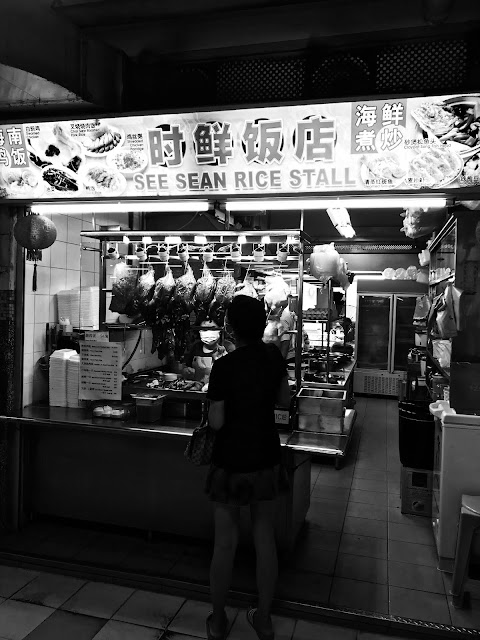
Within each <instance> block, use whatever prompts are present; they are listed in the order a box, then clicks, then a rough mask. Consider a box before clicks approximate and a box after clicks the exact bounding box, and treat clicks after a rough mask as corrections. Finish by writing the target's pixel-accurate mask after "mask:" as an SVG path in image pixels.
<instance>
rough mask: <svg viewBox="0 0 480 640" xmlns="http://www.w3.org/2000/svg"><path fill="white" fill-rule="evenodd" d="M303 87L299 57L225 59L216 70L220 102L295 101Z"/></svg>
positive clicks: (302, 62) (301, 63)
mask: <svg viewBox="0 0 480 640" xmlns="http://www.w3.org/2000/svg"><path fill="white" fill-rule="evenodd" d="M304 86H305V61H304V60H302V59H300V58H278V59H272V58H249V59H246V60H228V61H226V62H222V63H221V64H220V65H219V67H218V69H217V98H218V100H219V101H220V102H223V103H231V102H233V103H241V102H268V101H272V100H297V99H301V98H302V97H303V94H304Z"/></svg>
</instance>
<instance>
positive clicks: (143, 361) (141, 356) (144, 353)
mask: <svg viewBox="0 0 480 640" xmlns="http://www.w3.org/2000/svg"><path fill="white" fill-rule="evenodd" d="M138 334H139V332H138V331H130V332H129V333H128V335H127V341H126V343H125V346H124V362H125V361H126V360H127V358H128V357H129V356H130V354H131V353H132V351H133V349H134V347H135V345H136V343H137V340H138ZM151 350H152V332H151V331H142V332H141V338H140V344H139V345H138V348H137V350H136V351H135V355H134V356H133V358H132V359H131V361H130V363H129V364H130V366H131V367H132V370H133V372H136V371H142V370H143V369H153V368H154V367H159V366H160V365H161V361H160V360H159V359H158V355H157V352H156V351H155V352H154V353H153V354H152V353H151Z"/></svg>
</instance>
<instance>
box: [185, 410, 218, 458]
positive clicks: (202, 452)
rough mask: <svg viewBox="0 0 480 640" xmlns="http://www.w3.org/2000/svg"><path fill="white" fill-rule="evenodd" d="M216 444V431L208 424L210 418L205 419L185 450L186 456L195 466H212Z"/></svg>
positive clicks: (195, 430)
mask: <svg viewBox="0 0 480 640" xmlns="http://www.w3.org/2000/svg"><path fill="white" fill-rule="evenodd" d="M214 443H215V431H214V430H213V429H212V428H211V427H210V425H209V424H208V418H204V419H203V420H202V423H201V424H200V426H198V427H196V428H195V429H194V430H193V433H192V435H191V436H190V440H189V441H188V444H187V447H186V449H185V453H184V456H185V457H186V458H187V460H190V462H191V463H192V464H194V465H197V466H201V465H206V464H210V463H211V462H212V456H213V445H214Z"/></svg>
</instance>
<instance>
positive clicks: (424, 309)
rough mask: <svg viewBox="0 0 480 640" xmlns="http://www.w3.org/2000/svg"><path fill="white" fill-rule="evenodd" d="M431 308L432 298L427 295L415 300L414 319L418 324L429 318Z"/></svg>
mask: <svg viewBox="0 0 480 640" xmlns="http://www.w3.org/2000/svg"><path fill="white" fill-rule="evenodd" d="M431 306H432V304H431V302H430V298H429V297H428V296H427V295H423V296H417V297H416V299H415V311H414V313H413V319H414V320H415V321H418V322H422V321H425V320H426V319H427V318H428V312H429V311H430V307H431Z"/></svg>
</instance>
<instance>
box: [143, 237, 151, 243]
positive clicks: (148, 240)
mask: <svg viewBox="0 0 480 640" xmlns="http://www.w3.org/2000/svg"><path fill="white" fill-rule="evenodd" d="M142 242H143V244H152V242H153V240H152V237H151V236H143V238H142Z"/></svg>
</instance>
